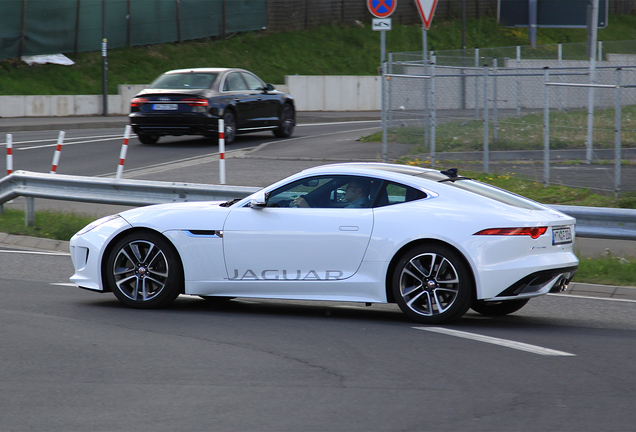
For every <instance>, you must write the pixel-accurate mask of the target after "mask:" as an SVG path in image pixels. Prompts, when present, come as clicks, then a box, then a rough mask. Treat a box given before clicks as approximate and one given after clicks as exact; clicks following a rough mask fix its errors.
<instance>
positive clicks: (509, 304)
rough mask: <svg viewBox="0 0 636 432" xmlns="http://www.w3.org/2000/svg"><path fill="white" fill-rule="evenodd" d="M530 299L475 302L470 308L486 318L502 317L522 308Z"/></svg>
mask: <svg viewBox="0 0 636 432" xmlns="http://www.w3.org/2000/svg"><path fill="white" fill-rule="evenodd" d="M529 300H530V299H520V300H507V301H500V302H486V301H483V300H477V301H476V302H475V303H473V304H472V306H471V307H470V308H471V309H472V310H474V311H475V312H478V313H480V314H482V315H487V316H503V315H508V314H511V313H514V312H517V311H518V310H519V309H521V308H522V307H524V306H525V305H526V303H528V301H529Z"/></svg>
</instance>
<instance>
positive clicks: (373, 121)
mask: <svg viewBox="0 0 636 432" xmlns="http://www.w3.org/2000/svg"><path fill="white" fill-rule="evenodd" d="M381 121H382V120H352V121H345V122H330V123H302V124H297V125H296V127H302V126H334V125H341V124H356V123H380V122H381Z"/></svg>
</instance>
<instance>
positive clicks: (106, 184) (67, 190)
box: [0, 171, 260, 225]
mask: <svg viewBox="0 0 636 432" xmlns="http://www.w3.org/2000/svg"><path fill="white" fill-rule="evenodd" d="M259 189H260V188H255V187H247V186H226V185H205V184H192V183H172V182H161V181H147V180H122V179H119V180H116V179H112V178H99V177H82V176H72V175H62V174H43V173H33V172H28V171H16V172H14V173H13V174H10V175H8V176H6V177H4V178H2V179H0V204H4V203H5V202H7V201H9V200H12V199H14V198H17V197H19V196H23V197H27V209H26V223H27V225H32V224H33V223H34V221H35V205H34V203H33V199H34V198H47V199H54V200H64V201H79V202H88V203H99V204H118V205H129V206H142V205H150V204H161V203H168V202H183V201H215V200H230V199H234V198H242V197H245V196H247V195H249V194H251V193H254V192H256V191H257V190H259Z"/></svg>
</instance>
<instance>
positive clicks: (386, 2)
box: [367, 0, 397, 162]
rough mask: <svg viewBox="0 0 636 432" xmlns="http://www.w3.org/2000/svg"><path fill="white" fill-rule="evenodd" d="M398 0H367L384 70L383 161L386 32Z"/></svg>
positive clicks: (384, 110) (384, 111)
mask: <svg viewBox="0 0 636 432" xmlns="http://www.w3.org/2000/svg"><path fill="white" fill-rule="evenodd" d="M396 6H397V0H367V8H368V9H369V12H371V15H373V16H374V17H375V18H374V19H373V30H374V31H379V32H380V66H381V68H382V69H381V70H382V81H380V91H381V92H382V162H387V143H386V109H385V103H386V99H385V95H384V94H385V91H384V80H385V75H386V65H385V60H386V32H387V31H388V30H391V18H389V17H390V16H391V14H392V13H393V12H394V11H395V7H396Z"/></svg>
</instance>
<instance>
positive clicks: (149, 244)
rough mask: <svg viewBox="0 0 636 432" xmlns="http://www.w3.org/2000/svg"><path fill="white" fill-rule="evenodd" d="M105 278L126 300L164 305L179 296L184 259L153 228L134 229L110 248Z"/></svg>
mask: <svg viewBox="0 0 636 432" xmlns="http://www.w3.org/2000/svg"><path fill="white" fill-rule="evenodd" d="M105 270H106V280H107V283H108V285H109V287H110V289H111V291H112V292H113V293H114V294H115V296H116V297H117V298H118V299H119V301H121V302H122V303H123V304H125V305H127V306H131V307H135V308H144V309H149V308H161V307H165V306H168V305H169V304H170V303H172V302H173V301H174V299H176V298H177V296H178V295H179V293H180V292H181V288H182V285H183V269H182V265H181V260H180V259H179V256H178V254H177V252H176V250H175V249H174V247H173V246H172V244H170V243H169V242H168V240H166V239H165V238H164V237H162V236H161V235H159V234H155V233H152V232H139V233H131V234H128V235H126V236H124V237H123V238H121V239H120V240H119V241H118V242H117V243H116V244H115V246H114V247H113V248H112V249H111V250H110V253H109V254H108V258H107V262H106V269H105Z"/></svg>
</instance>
